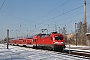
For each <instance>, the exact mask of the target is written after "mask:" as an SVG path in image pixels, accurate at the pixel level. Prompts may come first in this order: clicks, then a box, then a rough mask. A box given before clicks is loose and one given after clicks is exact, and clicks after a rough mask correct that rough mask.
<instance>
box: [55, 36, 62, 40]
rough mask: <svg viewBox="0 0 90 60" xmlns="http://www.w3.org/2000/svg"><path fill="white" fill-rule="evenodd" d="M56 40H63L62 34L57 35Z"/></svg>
mask: <svg viewBox="0 0 90 60" xmlns="http://www.w3.org/2000/svg"><path fill="white" fill-rule="evenodd" d="M55 40H63V37H62V36H55Z"/></svg>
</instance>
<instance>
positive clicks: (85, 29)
mask: <svg viewBox="0 0 90 60" xmlns="http://www.w3.org/2000/svg"><path fill="white" fill-rule="evenodd" d="M86 32H87V22H86V0H84V35H85V34H86Z"/></svg>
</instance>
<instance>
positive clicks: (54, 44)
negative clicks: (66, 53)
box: [33, 32, 65, 51]
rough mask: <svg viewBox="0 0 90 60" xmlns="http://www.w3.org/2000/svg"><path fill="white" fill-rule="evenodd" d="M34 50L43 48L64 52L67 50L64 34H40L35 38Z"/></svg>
mask: <svg viewBox="0 0 90 60" xmlns="http://www.w3.org/2000/svg"><path fill="white" fill-rule="evenodd" d="M33 48H43V49H45V48H46V49H50V50H56V51H63V49H64V48H65V43H64V37H63V35H62V34H59V33H56V32H53V33H51V34H38V35H36V36H34V37H33Z"/></svg>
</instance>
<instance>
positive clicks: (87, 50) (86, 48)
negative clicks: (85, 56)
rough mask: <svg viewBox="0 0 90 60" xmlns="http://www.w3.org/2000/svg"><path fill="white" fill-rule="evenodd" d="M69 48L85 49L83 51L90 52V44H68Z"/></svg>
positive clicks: (67, 47)
mask: <svg viewBox="0 0 90 60" xmlns="http://www.w3.org/2000/svg"><path fill="white" fill-rule="evenodd" d="M65 49H67V50H69V49H70V50H75V51H83V52H89V53H90V46H80V45H77V46H76V45H66V48H65Z"/></svg>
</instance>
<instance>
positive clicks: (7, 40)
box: [7, 29, 9, 49]
mask: <svg viewBox="0 0 90 60" xmlns="http://www.w3.org/2000/svg"><path fill="white" fill-rule="evenodd" d="M8 45H9V29H7V49H8Z"/></svg>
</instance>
